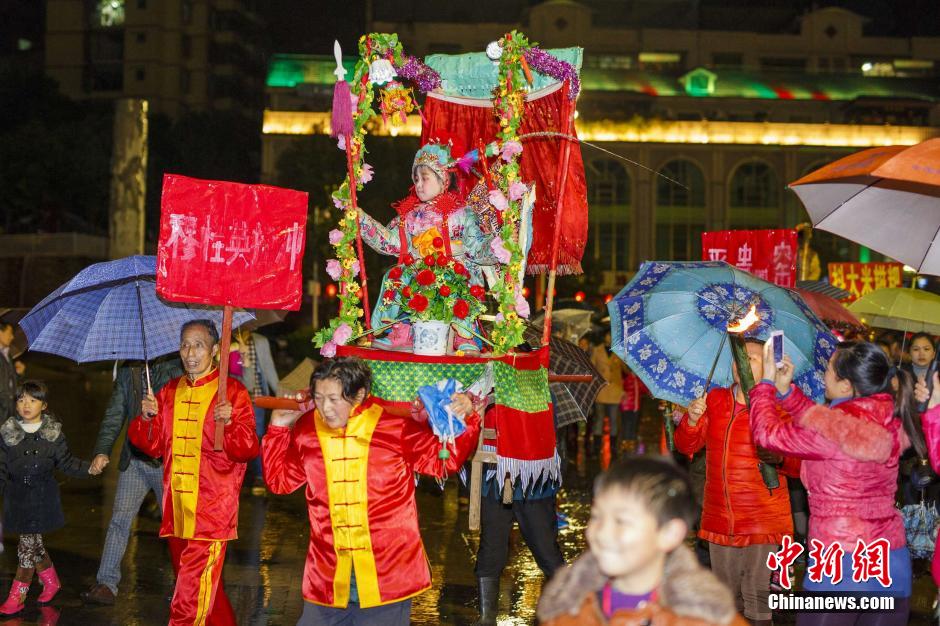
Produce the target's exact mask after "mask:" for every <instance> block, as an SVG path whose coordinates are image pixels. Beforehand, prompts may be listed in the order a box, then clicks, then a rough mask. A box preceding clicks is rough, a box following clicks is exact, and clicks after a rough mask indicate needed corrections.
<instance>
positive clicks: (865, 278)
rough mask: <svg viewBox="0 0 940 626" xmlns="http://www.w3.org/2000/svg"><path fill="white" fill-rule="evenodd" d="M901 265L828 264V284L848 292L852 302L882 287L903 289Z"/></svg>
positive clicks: (902, 268)
mask: <svg viewBox="0 0 940 626" xmlns="http://www.w3.org/2000/svg"><path fill="white" fill-rule="evenodd" d="M903 281H904V266H903V265H902V264H901V263H830V264H829V284H830V285H832V286H833V287H839V288H840V289H845V290H846V291H848V292H849V297H848V298H846V300H847V301H849V302H854V301H855V300H858V299H859V298H861V297H862V296H864V295H865V294H867V293H871V292H872V291H874V290H876V289H882V288H884V287H903V286H904V285H903Z"/></svg>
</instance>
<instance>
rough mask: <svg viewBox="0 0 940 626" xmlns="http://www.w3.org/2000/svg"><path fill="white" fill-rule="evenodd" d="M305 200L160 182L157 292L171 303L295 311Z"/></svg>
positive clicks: (258, 189) (181, 180)
mask: <svg viewBox="0 0 940 626" xmlns="http://www.w3.org/2000/svg"><path fill="white" fill-rule="evenodd" d="M306 226H307V194H306V193H303V192H300V191H293V190H290V189H281V188H279V187H271V186H269V185H245V184H242V183H230V182H222V181H216V180H199V179H196V178H188V177H186V176H177V175H175V174H166V175H165V176H164V177H163V198H162V207H161V215H160V239H159V243H158V244H157V293H159V294H160V295H161V296H163V297H164V298H166V299H168V300H173V301H176V302H194V303H199V304H213V305H232V306H238V307H243V308H256V309H290V310H297V309H298V308H299V307H300V297H301V289H302V285H301V282H302V280H301V266H302V261H303V254H304V244H305V242H306V234H307V227H306Z"/></svg>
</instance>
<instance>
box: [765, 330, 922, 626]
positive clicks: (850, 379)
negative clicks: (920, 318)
mask: <svg viewBox="0 0 940 626" xmlns="http://www.w3.org/2000/svg"><path fill="white" fill-rule="evenodd" d="M896 375H898V372H896V370H895V368H893V367H892V366H891V364H890V362H889V361H888V358H887V357H886V356H885V354H884V352H883V351H882V350H881V348H879V347H878V346H876V345H875V344H872V343H866V342H849V343H843V344H840V345H839V347H838V348H837V349H836V351H835V352H834V353H833V355H832V357H831V358H830V359H829V365H828V367H827V369H826V374H825V386H826V399H827V400H829V404H828V405H817V404H814V403H813V402H812V400H809V399H808V398H807V397H806V396H804V395H803V393H802V392H801V391H800V390H799V389H797V388H796V387H795V386H793V385H792V384H791V382H792V379H793V363H792V362H791V361H790V360H789V357H787V358H785V363H784V365H783V367H781V368H779V369H778V368H777V367H776V365H775V363H774V358H773V348H772V345H771V342H768V343H767V345H766V346H765V347H764V379H763V380H762V381H761V382H760V384H758V385H756V386H755V387H754V389H752V390H751V430H752V434H753V436H754V441H755V442H756V443H757V444H758V445H760V446H763V447H764V448H767V449H768V450H771V451H773V452H777V453H780V454H784V455H788V456H794V457H798V458H801V459H803V464H802V469H801V471H800V477H801V478H802V480H803V484H805V485H806V489H807V491H808V493H809V510H810V516H809V537H808V538H809V540H810V545H814V544H816V545H819V544H821V547H822V548H823V549H828V548H829V547H830V546H838V547H834V550H833V552H832V554H833V555H836V556H837V555H838V554H839V550H840V548H841V551H842V558H841V559H833V560H834V561H836V560H838V561H840V562H841V574H842V576H841V581H840V582H837V583H836V582H834V581H833V579H832V577H831V576H826V575H824V576H822V577H821V580H817V581H813V580H811V579H810V577H809V575H808V574H809V572H808V573H807V576H806V577H805V578H804V581H803V588H804V590H806V591H810V592H820V593H839V594H850V593H858V594H865V595H881V596H893V597H894V598H895V600H894V609H893V610H892V611H886V612H880V613H868V614H867V615H866V614H865V613H862V612H859V613H801V614H799V616H798V617H797V625H798V626H802V625H806V624H814V625H824V626H835V625H838V626H842V625H846V626H848V625H856V624H866V625H867V624H872V625H874V624H877V625H878V626H894V625H895V624H897V625H899V626H900V625H901V624H906V623H907V617H908V613H909V611H910V595H911V558H910V554H909V553H908V550H907V543H906V539H905V535H904V524H903V522H902V519H901V513H900V512H899V511H898V510H897V508H895V492H896V490H897V480H898V459H899V457H900V455H901V452H903V451H904V450H905V449H906V448H907V447H908V446H909V445H910V439H909V437H910V433H911V432H916V431H914V430H913V420H912V419H911V417H912V415H913V414H912V411H911V409H912V400H913V397H912V396H913V393H912V388H911V384H910V379H909V378H908V377H907V375H906V374H904V373H903V372H902V373H901V378H900V379H899V382H900V385H899V391H898V394H897V395H898V397H897V399H895V397H894V396H893V394H892V384H891V383H892V380H893V378H894V377H895V376H896ZM862 544H864V545H865V546H867V550H865V549H864V548H863V546H862ZM879 547H882V548H883V551H882V552H879V551H878V548H879ZM885 552H887V554H885ZM814 556H815V555H813V554H812V551H811V552H810V556H809V559H808V564H809V565H810V566H812V565H813V562H814ZM879 556H880V557H883V558H881V559H878V557H879ZM873 561H880V562H881V564H883V565H885V566H887V567H886V568H885V570H886V571H885V572H884V573H883V574H882V575H880V576H876V575H874V574H877V572H876V571H872V570H869V571H866V572H863V568H861V567H858V566H859V564H860V563H861V562H868V563H871V562H873ZM875 564H876V565H877V563H875ZM856 570H858V572H859V574H863V573H864V575H862V576H860V578H861V580H859V581H856V580H854V579H853V578H854V576H853V574H854V573H855V571H856ZM886 574H889V575H890V578H889V577H888V576H886ZM885 583H887V584H885Z"/></svg>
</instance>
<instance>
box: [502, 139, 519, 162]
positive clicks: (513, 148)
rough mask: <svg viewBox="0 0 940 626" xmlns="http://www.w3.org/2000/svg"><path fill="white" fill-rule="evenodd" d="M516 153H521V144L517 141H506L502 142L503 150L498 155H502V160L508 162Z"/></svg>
mask: <svg viewBox="0 0 940 626" xmlns="http://www.w3.org/2000/svg"><path fill="white" fill-rule="evenodd" d="M517 154H522V144H521V143H519V142H518V141H507V142H506V143H504V144H503V150H502V153H501V155H500V156H502V157H503V161H506V162H507V163H509V162H510V161H512V157H514V156H515V155H517Z"/></svg>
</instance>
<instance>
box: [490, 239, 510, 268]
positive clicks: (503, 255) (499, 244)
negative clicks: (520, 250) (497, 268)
mask: <svg viewBox="0 0 940 626" xmlns="http://www.w3.org/2000/svg"><path fill="white" fill-rule="evenodd" d="M490 250H492V251H493V255H494V256H495V257H496V260H497V261H499V262H500V263H502V264H503V265H505V264H506V263H509V258H510V254H509V250H507V249H506V247H505V246H504V245H503V240H502V239H501V238H499V237H493V240H492V241H491V242H490Z"/></svg>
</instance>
